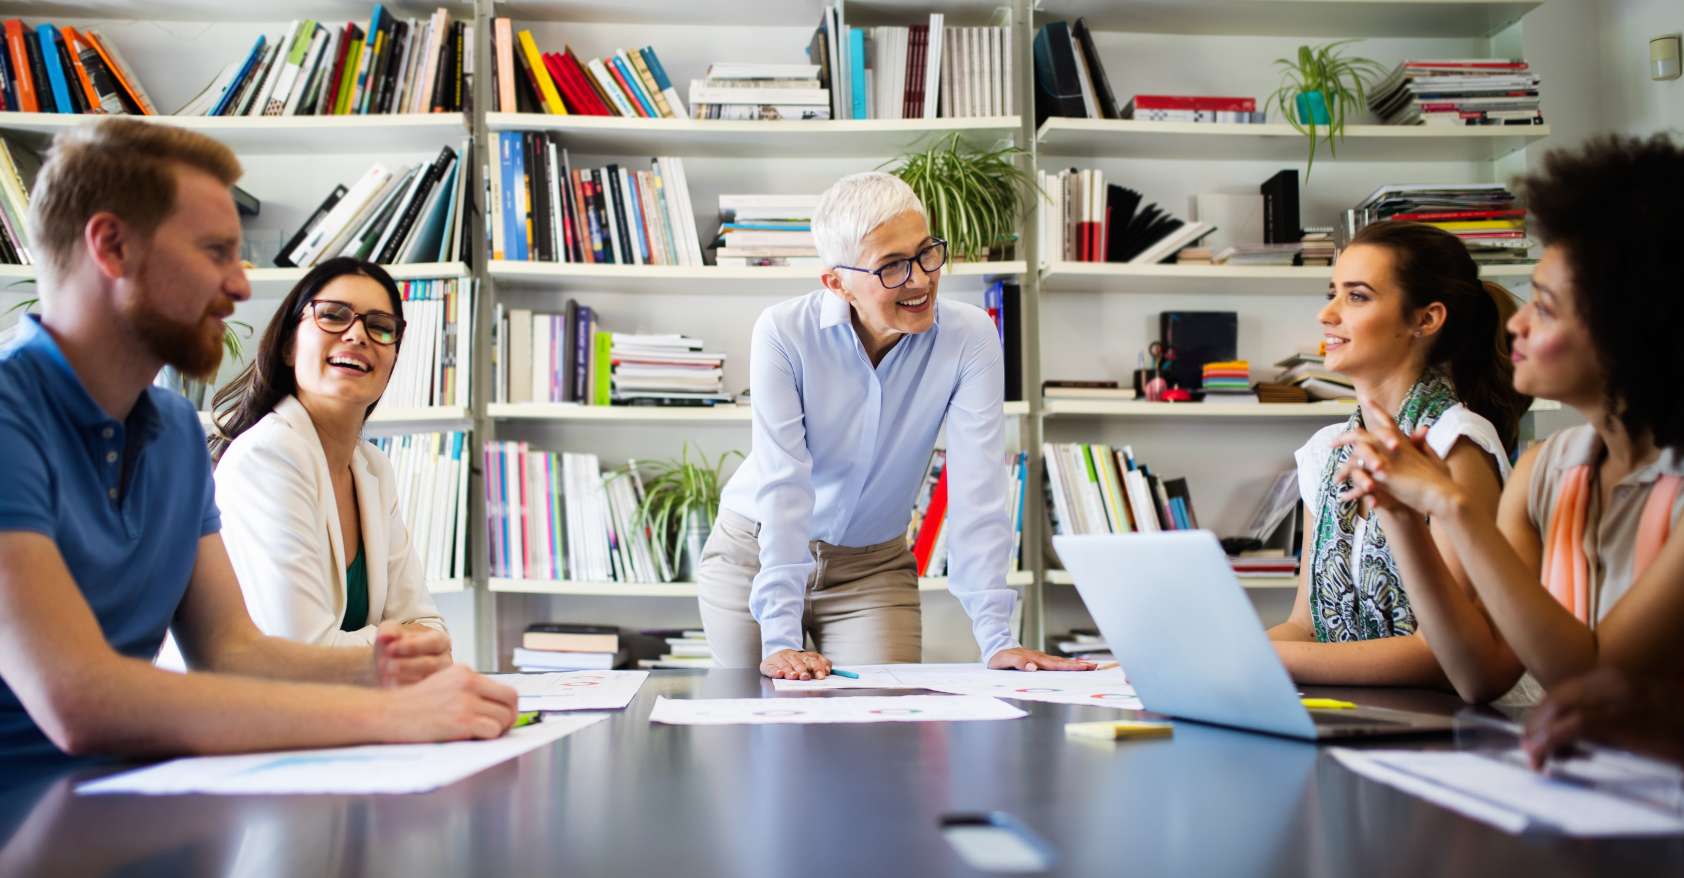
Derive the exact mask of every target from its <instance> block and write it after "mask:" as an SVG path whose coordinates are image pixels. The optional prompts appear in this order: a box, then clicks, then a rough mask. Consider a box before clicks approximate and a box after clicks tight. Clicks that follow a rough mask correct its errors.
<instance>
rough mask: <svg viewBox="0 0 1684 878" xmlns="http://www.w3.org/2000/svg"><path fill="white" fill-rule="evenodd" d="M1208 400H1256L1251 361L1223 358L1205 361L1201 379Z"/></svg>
mask: <svg viewBox="0 0 1684 878" xmlns="http://www.w3.org/2000/svg"><path fill="white" fill-rule="evenodd" d="M1200 387H1201V388H1203V390H1204V392H1205V401H1206V402H1255V401H1256V400H1257V394H1255V393H1253V392H1252V390H1251V363H1250V362H1248V361H1246V360H1221V361H1213V362H1209V363H1205V364H1204V367H1203V374H1202V376H1201V380H1200Z"/></svg>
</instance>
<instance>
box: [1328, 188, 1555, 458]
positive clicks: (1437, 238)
mask: <svg viewBox="0 0 1684 878" xmlns="http://www.w3.org/2000/svg"><path fill="white" fill-rule="evenodd" d="M1358 245H1366V246H1370V247H1383V248H1385V249H1386V250H1387V251H1388V252H1390V253H1391V254H1392V273H1393V274H1394V275H1395V276H1396V280H1397V284H1398V286H1399V287H1400V288H1402V290H1403V296H1404V308H1405V311H1406V313H1407V312H1410V311H1415V310H1418V309H1421V308H1425V307H1427V306H1428V305H1430V304H1432V303H1433V302H1442V303H1443V304H1444V310H1445V319H1444V328H1443V329H1441V330H1439V333H1438V337H1437V338H1435V339H1433V346H1432V349H1431V350H1429V351H1428V353H1427V363H1428V365H1431V366H1437V367H1439V368H1442V369H1444V370H1445V371H1446V372H1447V373H1448V374H1449V375H1450V381H1451V383H1453V384H1455V385H1456V396H1457V397H1458V398H1459V399H1461V401H1462V404H1463V405H1465V406H1467V407H1468V408H1469V409H1470V410H1472V411H1473V412H1474V413H1475V414H1477V415H1479V416H1480V417H1483V418H1485V419H1486V420H1488V421H1490V422H1491V424H1492V426H1494V427H1496V428H1497V435H1499V436H1501V437H1502V439H1503V447H1504V448H1506V449H1508V451H1509V453H1510V454H1513V453H1514V450H1515V442H1516V440H1517V438H1518V435H1519V430H1520V416H1521V415H1523V414H1525V413H1526V409H1527V407H1528V406H1530V405H1531V404H1532V398H1531V397H1529V396H1526V395H1524V394H1521V393H1519V392H1518V391H1516V390H1515V389H1514V361H1512V360H1510V359H1509V333H1508V330H1507V329H1506V328H1505V324H1507V323H1508V319H1509V317H1510V316H1511V315H1513V314H1514V312H1515V310H1516V304H1515V300H1514V296H1512V295H1510V294H1509V291H1508V290H1506V289H1503V287H1502V286H1501V285H1499V284H1494V283H1490V282H1487V281H1481V280H1480V279H1479V265H1478V264H1476V263H1475V262H1474V260H1473V257H1472V256H1469V255H1468V248H1467V246H1466V245H1465V244H1463V243H1462V239H1460V238H1458V237H1456V236H1455V235H1452V234H1450V233H1449V232H1446V231H1444V230H1443V229H1439V228H1434V227H1433V226H1429V225H1426V224H1424V223H1405V222H1378V223H1372V224H1370V225H1367V226H1364V227H1363V229H1362V231H1360V232H1358V233H1357V234H1356V236H1355V237H1353V238H1352V239H1351V243H1350V245H1349V246H1352V247H1355V246H1358Z"/></svg>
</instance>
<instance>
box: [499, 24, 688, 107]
mask: <svg viewBox="0 0 1684 878" xmlns="http://www.w3.org/2000/svg"><path fill="white" fill-rule="evenodd" d="M491 55H492V64H491V86H492V87H491V93H492V94H494V95H496V107H497V109H498V110H499V111H501V112H504V113H549V114H551V115H555V116H574V115H577V116H625V117H628V118H634V119H635V118H642V119H688V118H690V114H689V111H687V110H685V109H684V102H683V101H681V100H679V98H678V92H677V91H676V90H675V89H674V88H673V87H672V80H670V79H668V78H667V71H666V68H665V67H663V66H661V59H660V58H659V57H657V56H656V55H655V49H654V47H652V46H644V47H643V48H641V49H618V50H615V51H614V52H612V53H610V54H608V55H604V56H603V57H601V58H592V59H591V60H589V61H584V62H581V61H580V60H579V57H578V56H577V55H575V54H573V48H572V47H571V46H567V47H564V50H563V51H560V52H542V51H539V49H538V44H537V42H536V41H534V40H533V39H532V32H531V31H529V30H522V31H520V32H519V33H518V34H517V33H515V31H514V26H513V24H512V23H511V22H510V20H509V19H507V18H498V19H494V20H493V21H492V24H491Z"/></svg>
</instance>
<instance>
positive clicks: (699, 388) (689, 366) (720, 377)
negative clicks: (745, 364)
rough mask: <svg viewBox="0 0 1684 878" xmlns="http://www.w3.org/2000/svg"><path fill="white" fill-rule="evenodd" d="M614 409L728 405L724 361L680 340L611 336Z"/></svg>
mask: <svg viewBox="0 0 1684 878" xmlns="http://www.w3.org/2000/svg"><path fill="white" fill-rule="evenodd" d="M611 339H612V342H611V344H612V347H611V349H610V356H611V358H612V365H611V367H610V368H611V370H612V375H611V378H610V381H611V383H612V387H613V396H612V399H611V401H612V403H613V404H614V405H660V406H694V405H715V404H717V403H729V402H731V399H732V397H731V395H730V394H729V393H726V392H725V355H724V354H710V353H706V352H704V351H703V350H702V348H703V347H704V345H703V344H702V341H701V339H696V338H690V337H688V336H684V335H628V334H626V333H620V332H616V333H612V334H611Z"/></svg>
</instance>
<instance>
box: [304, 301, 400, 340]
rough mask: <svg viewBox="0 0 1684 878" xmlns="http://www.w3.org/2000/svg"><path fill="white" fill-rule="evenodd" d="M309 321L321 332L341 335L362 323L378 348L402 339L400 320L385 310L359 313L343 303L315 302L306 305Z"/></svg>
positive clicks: (364, 329)
mask: <svg viewBox="0 0 1684 878" xmlns="http://www.w3.org/2000/svg"><path fill="white" fill-rule="evenodd" d="M307 307H308V308H309V310H310V319H312V320H314V321H315V322H316V326H317V327H318V328H319V329H321V331H323V332H331V333H335V334H337V333H341V332H344V331H346V330H348V329H350V328H351V324H353V323H356V322H357V321H358V320H361V321H362V322H363V331H364V332H366V333H368V339H369V341H372V342H374V343H375V344H378V345H385V346H391V345H395V344H397V343H398V341H399V340H400V339H402V338H403V328H404V320H403V318H402V317H399V316H397V315H396V314H390V313H388V312H385V311H368V312H359V311H357V310H356V309H355V308H352V307H351V306H350V305H348V304H346V303H344V302H335V301H334V300H332V299H315V300H313V301H311V302H310V303H309V304H308V306H307Z"/></svg>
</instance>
